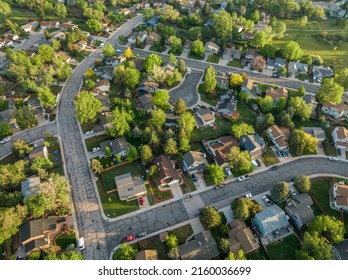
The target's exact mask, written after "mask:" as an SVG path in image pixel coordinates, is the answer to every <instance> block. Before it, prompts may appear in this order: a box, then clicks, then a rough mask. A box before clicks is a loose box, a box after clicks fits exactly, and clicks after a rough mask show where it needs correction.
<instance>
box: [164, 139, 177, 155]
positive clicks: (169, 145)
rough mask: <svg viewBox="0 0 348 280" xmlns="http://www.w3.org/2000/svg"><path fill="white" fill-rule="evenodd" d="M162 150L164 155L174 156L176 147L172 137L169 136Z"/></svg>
mask: <svg viewBox="0 0 348 280" xmlns="http://www.w3.org/2000/svg"><path fill="white" fill-rule="evenodd" d="M164 152H165V154H166V155H170V156H174V155H176V154H177V153H178V147H177V144H176V141H175V140H174V139H173V138H169V139H168V140H167V142H166V145H165V146H164Z"/></svg>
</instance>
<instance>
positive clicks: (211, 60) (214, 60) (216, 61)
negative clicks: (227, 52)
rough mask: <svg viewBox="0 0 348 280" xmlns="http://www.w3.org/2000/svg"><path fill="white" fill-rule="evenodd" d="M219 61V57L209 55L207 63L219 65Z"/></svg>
mask: <svg viewBox="0 0 348 280" xmlns="http://www.w3.org/2000/svg"><path fill="white" fill-rule="evenodd" d="M220 59H221V55H218V54H211V55H209V56H208V58H207V61H208V62H212V63H219V61H220Z"/></svg>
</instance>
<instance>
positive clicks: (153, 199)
mask: <svg viewBox="0 0 348 280" xmlns="http://www.w3.org/2000/svg"><path fill="white" fill-rule="evenodd" d="M145 186H146V193H147V194H146V195H147V200H148V201H149V203H150V205H154V204H155V203H156V202H155V198H154V197H153V195H152V192H151V187H150V184H149V183H146V184H145Z"/></svg>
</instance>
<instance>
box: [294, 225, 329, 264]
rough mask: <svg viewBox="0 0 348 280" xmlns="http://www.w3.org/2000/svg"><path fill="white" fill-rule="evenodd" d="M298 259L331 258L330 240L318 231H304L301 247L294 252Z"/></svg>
mask: <svg viewBox="0 0 348 280" xmlns="http://www.w3.org/2000/svg"><path fill="white" fill-rule="evenodd" d="M296 258H297V259H298V260H332V259H333V258H334V256H333V250H332V247H331V244H330V242H329V241H328V240H327V239H326V238H324V237H320V236H319V234H318V233H314V234H312V235H311V234H310V233H309V232H307V231H306V232H305V233H304V235H303V243H302V246H301V249H300V250H299V251H297V252H296Z"/></svg>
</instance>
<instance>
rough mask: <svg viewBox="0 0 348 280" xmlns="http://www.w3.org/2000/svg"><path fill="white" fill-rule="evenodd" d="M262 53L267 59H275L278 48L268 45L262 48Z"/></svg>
mask: <svg viewBox="0 0 348 280" xmlns="http://www.w3.org/2000/svg"><path fill="white" fill-rule="evenodd" d="M260 53H261V54H262V56H263V57H265V58H274V57H275V56H276V53H277V48H276V47H275V46H273V45H271V44H266V45H264V46H263V47H262V48H261V50H260Z"/></svg>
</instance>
